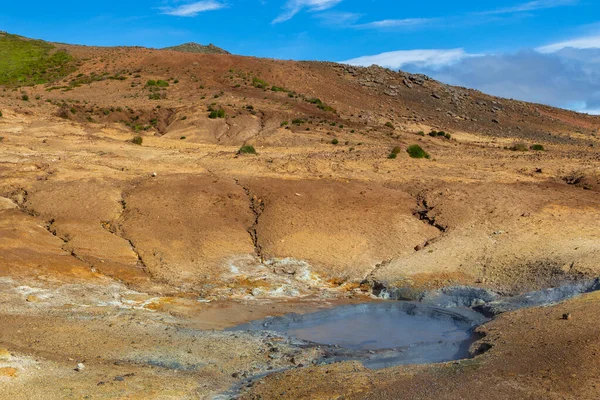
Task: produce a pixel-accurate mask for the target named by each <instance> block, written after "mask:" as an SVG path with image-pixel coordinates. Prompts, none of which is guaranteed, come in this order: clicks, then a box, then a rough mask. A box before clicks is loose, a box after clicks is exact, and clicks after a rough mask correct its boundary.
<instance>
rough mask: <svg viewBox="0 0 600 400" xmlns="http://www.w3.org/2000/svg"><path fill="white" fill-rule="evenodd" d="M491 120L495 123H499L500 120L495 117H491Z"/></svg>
mask: <svg viewBox="0 0 600 400" xmlns="http://www.w3.org/2000/svg"><path fill="white" fill-rule="evenodd" d="M492 122H493V123H495V124H499V123H500V121H498V120H497V119H496V118H493V119H492Z"/></svg>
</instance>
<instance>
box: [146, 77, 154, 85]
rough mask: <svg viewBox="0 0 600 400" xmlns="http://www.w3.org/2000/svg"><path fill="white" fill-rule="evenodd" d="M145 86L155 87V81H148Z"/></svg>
mask: <svg viewBox="0 0 600 400" xmlns="http://www.w3.org/2000/svg"><path fill="white" fill-rule="evenodd" d="M146 86H156V81H155V80H154V79H150V80H149V81H148V82H146Z"/></svg>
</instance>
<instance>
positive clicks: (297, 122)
mask: <svg viewBox="0 0 600 400" xmlns="http://www.w3.org/2000/svg"><path fill="white" fill-rule="evenodd" d="M304 122H305V121H304V120H303V119H301V118H295V119H293V120H292V124H294V125H301V124H303V123H304Z"/></svg>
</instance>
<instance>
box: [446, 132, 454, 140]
mask: <svg viewBox="0 0 600 400" xmlns="http://www.w3.org/2000/svg"><path fill="white" fill-rule="evenodd" d="M444 136H445V137H446V139H448V140H450V139H452V135H451V134H449V133H446V135H444Z"/></svg>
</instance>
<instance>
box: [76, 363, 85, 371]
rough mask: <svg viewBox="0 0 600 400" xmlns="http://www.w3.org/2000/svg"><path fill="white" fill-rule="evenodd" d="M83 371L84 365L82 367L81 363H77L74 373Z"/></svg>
mask: <svg viewBox="0 0 600 400" xmlns="http://www.w3.org/2000/svg"><path fill="white" fill-rule="evenodd" d="M84 369H85V365H83V363H77V366H76V367H75V371H77V372H81V371H83V370H84Z"/></svg>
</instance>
